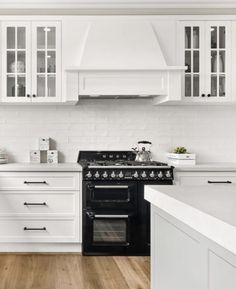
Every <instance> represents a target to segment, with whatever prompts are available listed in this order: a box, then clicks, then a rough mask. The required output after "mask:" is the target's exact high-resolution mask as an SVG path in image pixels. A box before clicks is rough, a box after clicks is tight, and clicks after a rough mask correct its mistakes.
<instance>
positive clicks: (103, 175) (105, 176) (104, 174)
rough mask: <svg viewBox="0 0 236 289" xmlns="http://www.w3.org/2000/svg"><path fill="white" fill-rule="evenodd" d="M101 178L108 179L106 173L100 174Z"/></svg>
mask: <svg viewBox="0 0 236 289" xmlns="http://www.w3.org/2000/svg"><path fill="white" fill-rule="evenodd" d="M102 177H103V178H104V179H106V178H107V177H108V174H107V172H106V171H105V172H104V173H103V174H102Z"/></svg>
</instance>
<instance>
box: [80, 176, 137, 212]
mask: <svg viewBox="0 0 236 289" xmlns="http://www.w3.org/2000/svg"><path fill="white" fill-rule="evenodd" d="M85 192H86V193H85V195H84V198H85V200H84V207H85V208H87V209H88V208H89V209H101V208H102V209H113V210H114V209H119V210H122V209H132V210H134V209H135V208H136V207H137V185H136V183H134V182H85Z"/></svg>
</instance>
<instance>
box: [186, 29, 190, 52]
mask: <svg viewBox="0 0 236 289" xmlns="http://www.w3.org/2000/svg"><path fill="white" fill-rule="evenodd" d="M190 48H191V27H185V49H190Z"/></svg>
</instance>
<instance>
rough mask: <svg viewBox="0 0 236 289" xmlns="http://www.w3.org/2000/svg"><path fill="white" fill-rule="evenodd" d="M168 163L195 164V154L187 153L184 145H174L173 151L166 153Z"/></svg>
mask: <svg viewBox="0 0 236 289" xmlns="http://www.w3.org/2000/svg"><path fill="white" fill-rule="evenodd" d="M167 158H168V160H169V163H170V164H173V165H195V164H196V155H195V154H192V153H189V152H188V150H187V149H186V148H185V147H182V146H179V147H176V148H175V149H174V150H173V152H171V153H168V154H167Z"/></svg>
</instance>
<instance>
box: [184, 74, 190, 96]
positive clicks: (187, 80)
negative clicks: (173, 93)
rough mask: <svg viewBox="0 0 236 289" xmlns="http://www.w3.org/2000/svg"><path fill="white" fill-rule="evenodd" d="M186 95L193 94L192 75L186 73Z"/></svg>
mask: <svg viewBox="0 0 236 289" xmlns="http://www.w3.org/2000/svg"><path fill="white" fill-rule="evenodd" d="M185 96H191V75H185Z"/></svg>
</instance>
